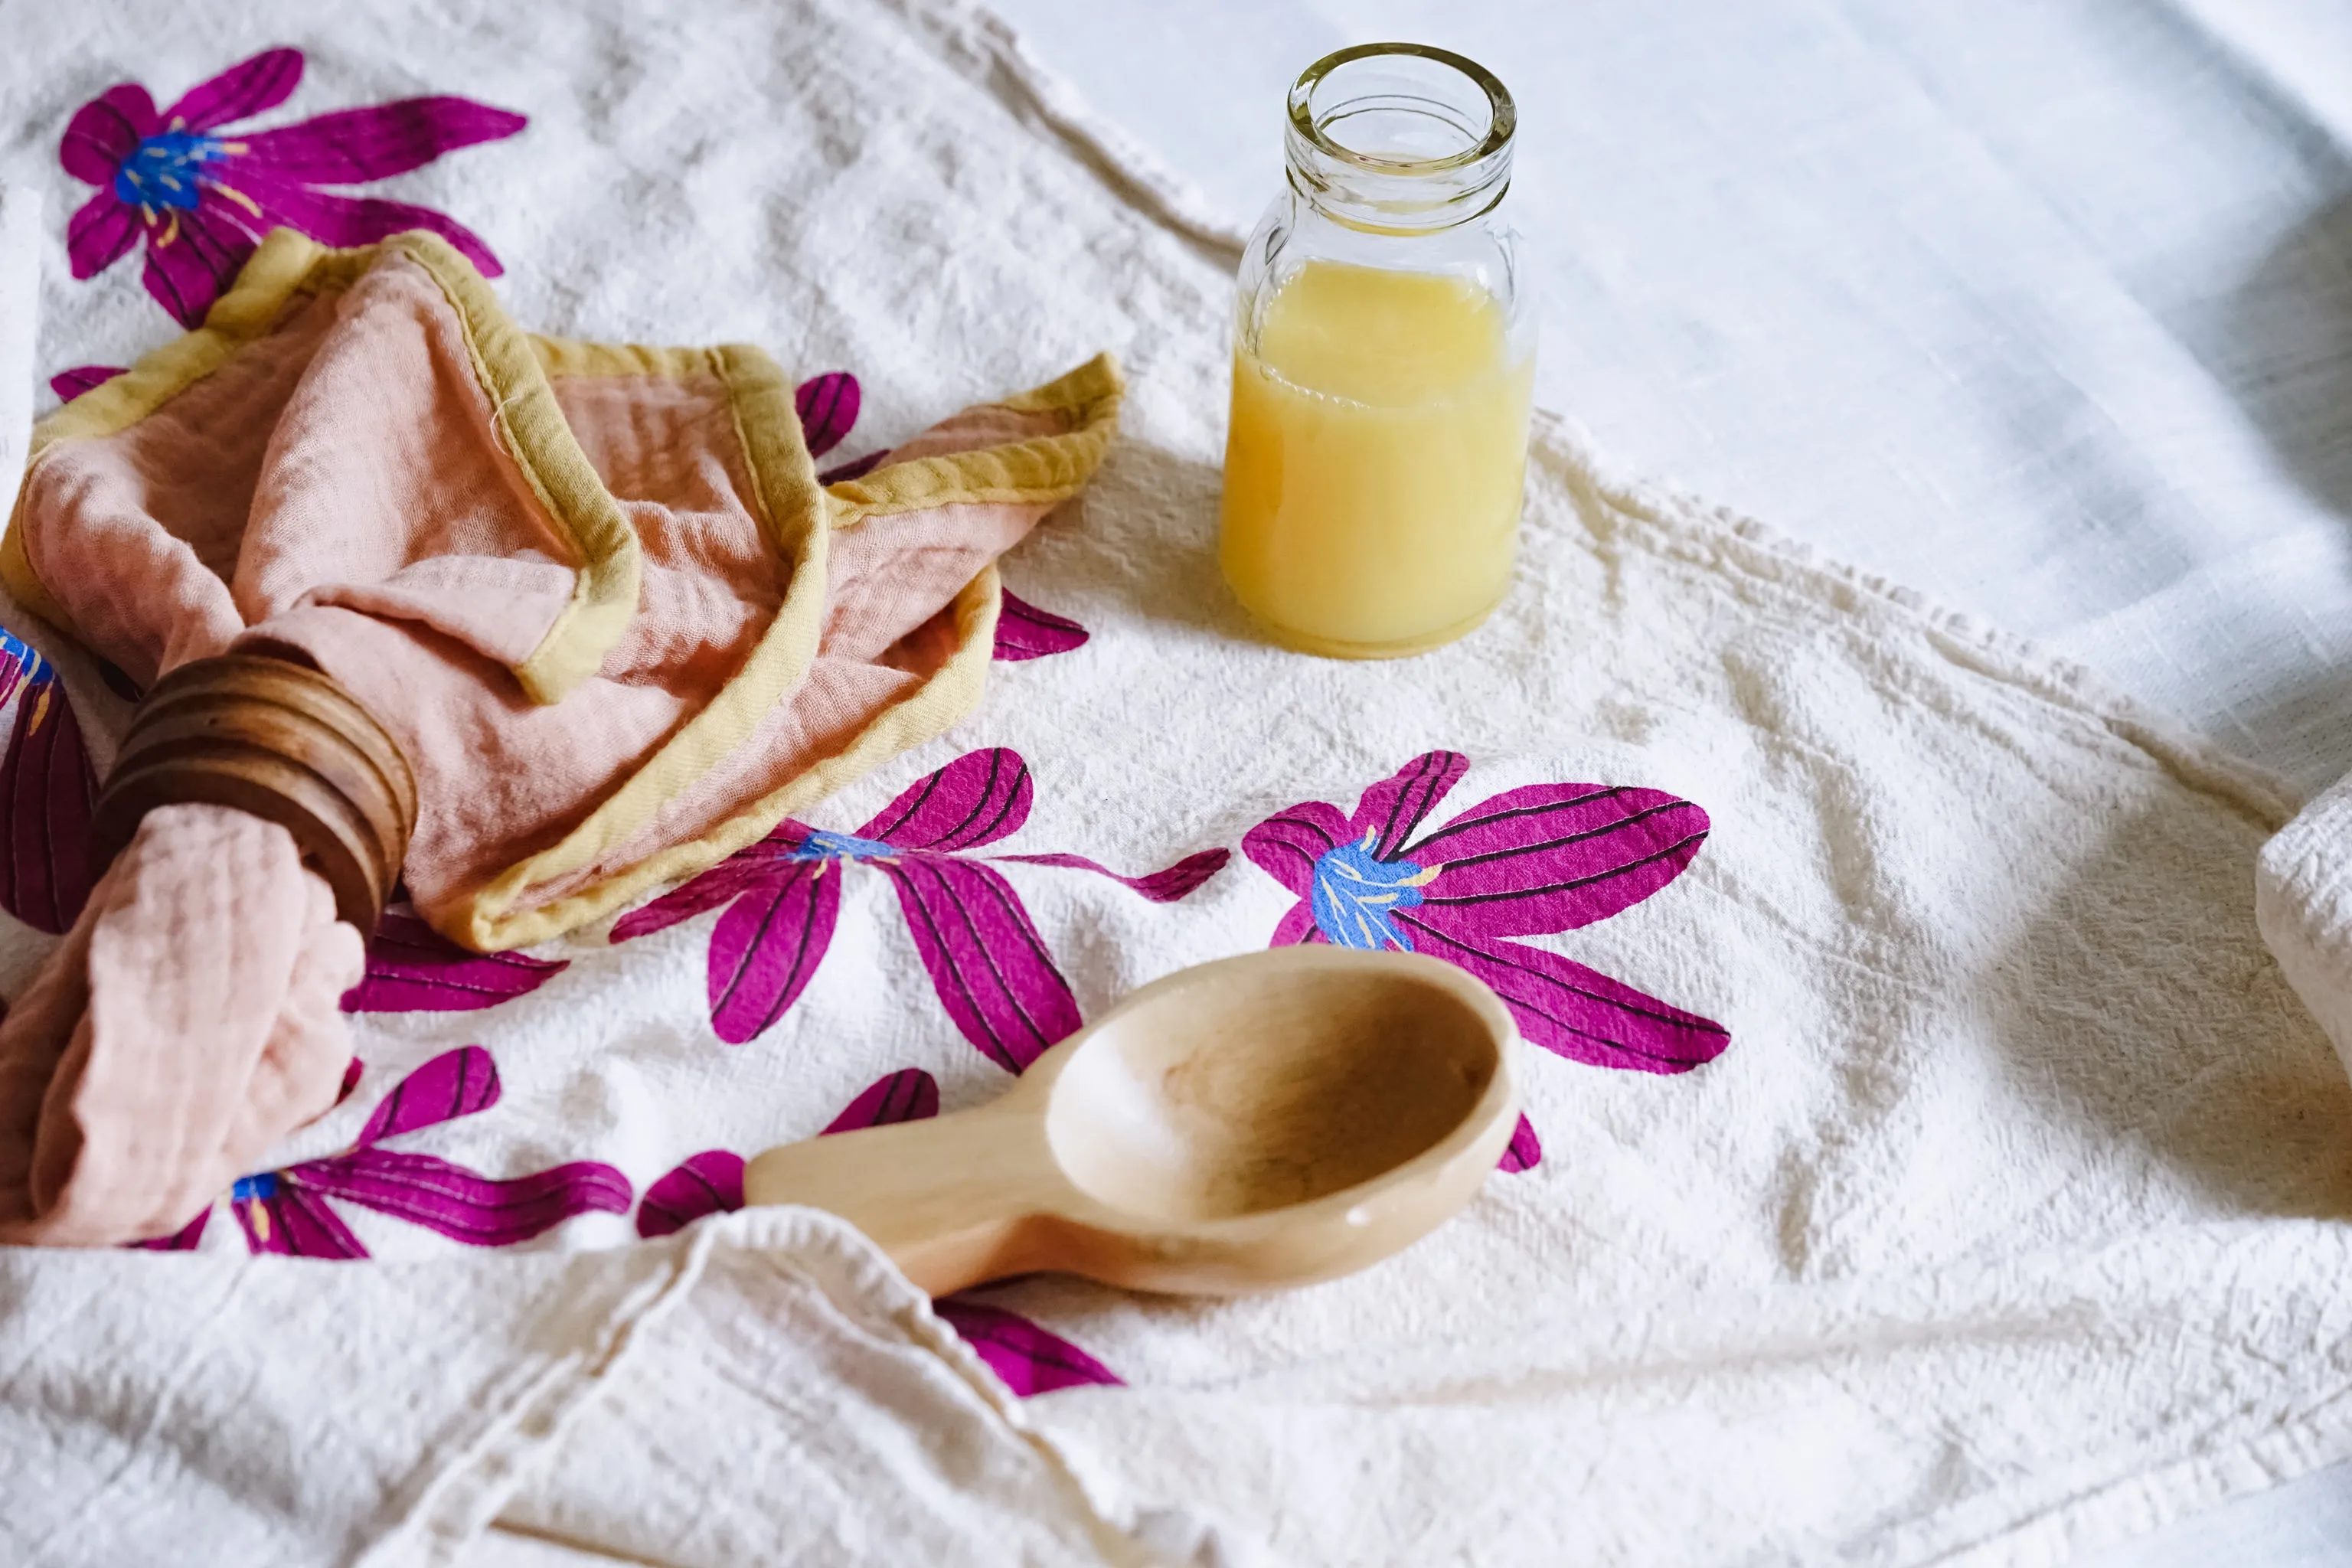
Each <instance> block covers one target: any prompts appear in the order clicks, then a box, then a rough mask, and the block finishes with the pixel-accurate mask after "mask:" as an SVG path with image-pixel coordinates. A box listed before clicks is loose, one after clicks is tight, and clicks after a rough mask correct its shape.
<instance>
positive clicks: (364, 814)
mask: <svg viewBox="0 0 2352 1568" xmlns="http://www.w3.org/2000/svg"><path fill="white" fill-rule="evenodd" d="M194 802H202V803H205V804H208V805H226V806H231V807H234V808H236V809H237V810H239V811H247V812H250V813H252V814H253V815H254V816H258V817H261V818H263V819H264V820H266V821H269V822H275V823H277V824H278V825H279V826H282V827H284V828H285V829H286V830H287V831H288V832H289V833H290V834H292V835H293V836H294V842H295V844H296V846H297V847H299V849H300V850H301V852H302V857H303V859H304V861H305V862H306V863H307V864H309V865H310V866H311V867H312V868H315V869H316V870H317V871H318V872H319V874H320V876H321V877H323V878H324V879H326V882H327V885H328V886H329V887H330V888H331V889H333V890H334V894H335V911H336V914H337V916H338V917H339V918H340V919H342V920H346V921H351V922H352V924H353V925H354V926H356V927H358V928H359V930H360V931H361V932H362V934H365V933H368V932H371V931H374V929H375V923H376V921H377V919H378V917H380V916H381V915H382V914H383V906H384V904H385V902H386V901H387V900H389V899H390V898H391V896H392V889H393V886H394V883H395V882H396V881H397V880H398V879H399V876H400V864H401V860H402V858H404V856H405V855H406V854H407V852H408V836H409V834H410V833H411V832H413V831H414V830H415V826H416V781H415V774H414V773H412V772H411V771H410V769H409V765H408V760H407V758H406V757H405V756H404V755H403V754H402V753H401V750H400V747H399V746H398V745H397V744H396V743H395V742H394V741H393V739H392V737H391V736H390V735H389V734H387V733H386V732H385V731H384V729H383V725H381V724H379V723H377V722H376V721H375V718H374V716H373V715H372V714H371V713H369V712H368V710H366V709H365V708H363V707H362V706H361V705H360V703H359V702H358V700H355V699H354V698H353V697H352V695H351V694H350V693H349V692H347V691H345V690H344V689H342V688H341V686H339V685H337V684H336V682H335V681H334V679H332V678H331V677H330V676H328V675H327V674H325V673H324V672H323V671H320V670H318V669H313V668H310V667H308V666H306V665H301V664H296V663H294V662H292V661H290V660H288V659H282V658H269V657H267V656H264V655H259V654H223V655H220V656H218V657H216V658H203V659H197V660H195V661H194V662H193V663H189V664H185V665H183V666H181V667H180V668H177V669H175V670H173V671H172V673H170V674H169V675H167V676H165V677H163V679H161V680H159V681H157V682H156V683H155V686H154V689H152V690H151V691H150V692H148V694H147V696H146V698H145V700H143V701H142V702H141V703H140V705H139V710H138V712H137V713H136V714H134V715H133V716H132V718H131V728H130V730H129V731H128V732H127V733H126V734H125V735H124V736H123V740H122V748H121V752H120V753H119V754H118V755H117V757H116V758H115V763H114V769H113V772H112V773H110V774H109V775H108V776H107V781H106V786H105V788H104V789H102V790H101V791H100V793H99V798H98V805H97V807H96V809H95V811H94V812H93V814H92V817H91V823H90V831H91V837H92V844H93V847H95V849H96V851H97V854H98V856H99V857H100V863H101V864H106V863H110V862H111V861H112V860H113V858H114V857H115V856H116V855H118V854H120V853H121V851H122V847H123V846H125V845H127V844H129V843H130V842H131V835H132V834H133V833H134V832H136V831H137V829H138V826H139V823H140V821H141V819H142V818H143V817H144V816H146V815H147V813H149V812H150V811H152V810H154V809H155V808H156V807H157V806H161V805H181V804H187V803H194Z"/></svg>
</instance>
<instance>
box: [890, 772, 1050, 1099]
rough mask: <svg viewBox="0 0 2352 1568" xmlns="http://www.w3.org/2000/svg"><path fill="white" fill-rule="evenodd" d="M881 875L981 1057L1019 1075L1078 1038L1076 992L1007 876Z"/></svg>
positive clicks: (964, 867)
mask: <svg viewBox="0 0 2352 1568" xmlns="http://www.w3.org/2000/svg"><path fill="white" fill-rule="evenodd" d="M1008 754H1009V753H1008ZM881 869H882V870H883V872H884V873H885V874H887V876H888V877H889V879H890V881H891V883H892V885H893V886H895V887H896V888H897V889H898V907H899V908H900V909H902V910H905V911H906V915H907V929H908V931H909V932H910V933H911V934H912V935H913V936H914V939H915V951H916V952H918V953H919V954H920V955H921V957H922V960H923V968H924V969H925V970H926V971H928V972H929V974H930V977H931V985H932V988H933V989H935V990H936V991H938V992H939V994H940V1005H941V1006H943V1007H945V1008H946V1009H947V1011H948V1016H949V1017H950V1018H952V1019H954V1020H955V1024H956V1027H957V1028H959V1029H961V1031H963V1037H964V1038H965V1039H967V1040H970V1041H971V1043H972V1044H973V1045H975V1046H977V1047H980V1051H981V1054H982V1055H983V1056H985V1057H987V1058H988V1059H989V1060H991V1061H992V1062H994V1063H995V1064H996V1065H997V1066H999V1067H1001V1068H1004V1070H1005V1071H1007V1072H1016V1073H1017V1072H1019V1071H1020V1070H1021V1069H1022V1068H1025V1067H1027V1066H1028V1065H1029V1064H1030V1063H1031V1062H1034V1061H1035V1060H1036V1059H1037V1058H1038V1057H1039V1056H1040V1055H1042V1054H1043V1053H1044V1052H1045V1048H1046V1047H1049V1046H1051V1045H1054V1044H1055V1042H1057V1041H1059V1040H1061V1039H1062V1038H1063V1037H1066V1036H1067V1035H1068V1034H1070V1033H1071V1032H1072V1031H1073V1030H1075V1029H1076V1028H1077V1026H1078V1025H1079V1022H1080V1019H1079V1017H1078V1004H1077V999H1076V997H1074V996H1072V995H1071V994H1070V985H1069V982H1067V981H1066V980H1064V979H1063V978H1062V972H1061V971H1060V970H1059V969H1057V968H1056V967H1055V964H1054V957H1053V954H1052V953H1050V952H1047V951H1046V950H1045V941H1044V939H1043V938H1041V937H1039V936H1038V934H1037V928H1036V926H1035V925H1034V923H1032V922H1031V921H1030V919H1029V911H1028V910H1025V909H1024V908H1023V907H1022V905H1021V899H1020V896H1019V895H1018V894H1016V893H1015V892H1013V885H1012V884H1011V883H1009V882H1007V881H1006V880H1005V879H1004V877H1003V873H1002V872H1000V871H997V870H994V869H992V868H990V867H987V866H982V865H978V864H975V863H974V862H972V861H969V860H957V859H953V858H950V857H947V856H944V855H908V856H907V857H905V858H903V859H901V860H899V861H898V863H897V864H895V865H891V864H882V865H881Z"/></svg>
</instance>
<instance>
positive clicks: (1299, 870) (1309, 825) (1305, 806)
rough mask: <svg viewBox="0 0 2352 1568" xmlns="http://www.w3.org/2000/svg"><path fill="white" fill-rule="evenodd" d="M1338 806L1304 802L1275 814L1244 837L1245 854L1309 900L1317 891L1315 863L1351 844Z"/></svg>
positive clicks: (1243, 849) (1286, 886)
mask: <svg viewBox="0 0 2352 1568" xmlns="http://www.w3.org/2000/svg"><path fill="white" fill-rule="evenodd" d="M1349 842H1352V840H1350V838H1349V821H1348V819H1347V818H1346V817H1344V816H1340V815H1339V807H1337V806H1333V805H1325V804H1324V803H1323V802H1321V801H1319V800H1307V801H1301V802H1299V803H1298V804H1297V805H1293V806H1288V807H1286V808H1285V809H1283V810H1281V811H1277V812H1276V813H1275V814H1274V815H1273V816H1269V817H1267V818H1266V819H1265V821H1264V822H1261V823H1259V824H1258V825H1257V826H1255V827H1253V828H1251V829H1250V830H1249V832H1248V833H1247V834H1245V835H1244V836H1243V838H1242V853H1243V854H1244V855H1246V856H1248V857H1249V858H1250V859H1251V861H1252V862H1253V863H1254V864H1255V866H1256V867H1257V868H1258V869H1259V870H1261V871H1264V872H1265V874H1266V875H1267V876H1269V877H1271V878H1273V879H1275V880H1276V881H1277V882H1279V883H1281V884H1282V885H1283V886H1284V887H1285V888H1287V889H1290V890H1291V891H1292V892H1294V893H1297V895H1298V896H1299V897H1300V898H1302V899H1303V898H1306V897H1307V896H1308V895H1310V894H1312V893H1313V892H1314V890H1315V862H1316V861H1318V860H1319V859H1321V858H1323V857H1324V856H1325V855H1327V854H1328V853H1329V852H1330V851H1331V850H1333V849H1336V848H1338V847H1339V846H1340V845H1342V844H1346V843H1349Z"/></svg>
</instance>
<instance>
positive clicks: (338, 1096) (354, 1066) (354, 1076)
mask: <svg viewBox="0 0 2352 1568" xmlns="http://www.w3.org/2000/svg"><path fill="white" fill-rule="evenodd" d="M366 1076H367V1063H365V1062H363V1061H362V1060H360V1058H357V1057H353V1058H352V1059H351V1061H350V1062H349V1063H348V1064H347V1065H346V1066H345V1067H344V1068H343V1082H342V1087H341V1088H340V1089H336V1090H335V1103H336V1104H337V1105H341V1103H342V1102H343V1101H345V1100H349V1099H350V1098H351V1097H352V1090H353V1089H357V1088H359V1086H360V1079H363V1078H365V1077H366Z"/></svg>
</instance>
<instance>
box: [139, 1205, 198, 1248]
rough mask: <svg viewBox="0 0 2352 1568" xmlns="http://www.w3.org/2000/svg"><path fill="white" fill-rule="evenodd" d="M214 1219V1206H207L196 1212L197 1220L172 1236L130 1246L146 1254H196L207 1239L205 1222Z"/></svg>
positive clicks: (150, 1239) (182, 1227) (191, 1221)
mask: <svg viewBox="0 0 2352 1568" xmlns="http://www.w3.org/2000/svg"><path fill="white" fill-rule="evenodd" d="M212 1217H213V1209H212V1205H210V1204H206V1205H205V1206H204V1207H203V1208H201V1209H199V1210H197V1211H196V1217H195V1218H194V1219H192V1220H190V1221H189V1222H188V1223H187V1224H185V1225H184V1226H181V1227H180V1228H179V1229H178V1230H175V1231H173V1233H172V1234H171V1235H169V1236H158V1237H151V1238H149V1239H148V1240H145V1241H134V1242H131V1244H130V1245H131V1246H132V1247H137V1248H139V1249H140V1250H141V1251H144V1252H194V1250H195V1249H196V1244H197V1243H198V1242H200V1241H202V1240H204V1238H205V1222H206V1221H208V1220H210V1219H211V1218H212Z"/></svg>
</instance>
